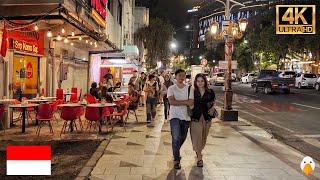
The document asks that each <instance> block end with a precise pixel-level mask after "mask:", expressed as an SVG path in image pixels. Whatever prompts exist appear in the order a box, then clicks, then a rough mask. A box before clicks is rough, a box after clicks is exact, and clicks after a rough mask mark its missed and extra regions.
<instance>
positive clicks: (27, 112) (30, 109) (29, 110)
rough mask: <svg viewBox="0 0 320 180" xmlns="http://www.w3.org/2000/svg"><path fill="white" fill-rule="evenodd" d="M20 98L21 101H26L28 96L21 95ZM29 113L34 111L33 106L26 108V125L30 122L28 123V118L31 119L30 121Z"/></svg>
mask: <svg viewBox="0 0 320 180" xmlns="http://www.w3.org/2000/svg"><path fill="white" fill-rule="evenodd" d="M21 100H22V101H28V98H26V97H22V98H21ZM31 113H35V109H34V108H33V107H30V108H27V111H26V116H27V122H28V125H29V124H30V123H29V119H31V121H32V117H31Z"/></svg>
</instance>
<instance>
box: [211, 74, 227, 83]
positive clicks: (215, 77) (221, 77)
mask: <svg viewBox="0 0 320 180" xmlns="http://www.w3.org/2000/svg"><path fill="white" fill-rule="evenodd" d="M210 81H211V82H210V83H211V84H214V85H223V84H224V81H225V77H224V73H223V72H221V73H216V74H214V75H213V76H212V79H210Z"/></svg>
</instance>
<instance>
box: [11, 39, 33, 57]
mask: <svg viewBox="0 0 320 180" xmlns="http://www.w3.org/2000/svg"><path fill="white" fill-rule="evenodd" d="M13 49H15V50H18V51H24V52H28V53H35V54H38V53H39V47H38V45H36V44H31V43H27V42H24V41H18V40H15V39H13Z"/></svg>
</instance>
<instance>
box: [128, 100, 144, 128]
mask: <svg viewBox="0 0 320 180" xmlns="http://www.w3.org/2000/svg"><path fill="white" fill-rule="evenodd" d="M140 98H141V95H138V98H137V100H136V101H135V102H133V103H135V105H134V106H133V105H131V106H130V101H131V100H129V101H128V103H129V106H128V112H127V117H126V121H127V119H128V117H129V114H130V113H133V114H134V116H135V117H136V122H138V117H137V112H136V110H137V109H138V107H139V102H140ZM130 99H131V98H130Z"/></svg>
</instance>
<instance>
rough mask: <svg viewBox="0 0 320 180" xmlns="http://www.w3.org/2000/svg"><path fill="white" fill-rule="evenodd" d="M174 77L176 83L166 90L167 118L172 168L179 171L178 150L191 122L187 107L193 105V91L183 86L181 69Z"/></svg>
mask: <svg viewBox="0 0 320 180" xmlns="http://www.w3.org/2000/svg"><path fill="white" fill-rule="evenodd" d="M175 76H176V79H177V83H176V84H175V85H172V86H170V87H169V88H168V92H167V97H168V99H169V102H170V111H169V118H170V128H171V136H172V152H173V158H174V168H175V169H181V165H180V161H181V156H180V148H181V146H182V145H183V143H184V141H185V140H186V138H187V134H188V129H189V125H190V121H191V118H190V116H189V114H188V106H192V105H193V89H192V88H191V86H187V85H186V84H185V79H186V72H185V71H184V70H183V69H178V70H177V71H176V73H175Z"/></svg>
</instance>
